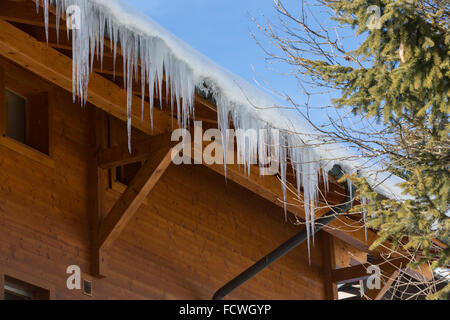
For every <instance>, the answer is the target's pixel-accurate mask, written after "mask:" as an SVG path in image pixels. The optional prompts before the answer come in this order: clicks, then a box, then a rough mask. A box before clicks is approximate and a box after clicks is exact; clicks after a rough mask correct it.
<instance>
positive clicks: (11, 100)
mask: <svg viewBox="0 0 450 320" xmlns="http://www.w3.org/2000/svg"><path fill="white" fill-rule="evenodd" d="M6 106H7V108H6V110H7V111H6V113H7V117H8V120H7V123H6V135H7V136H8V137H10V138H12V139H14V140H17V141H19V142H22V143H25V144H26V142H27V140H26V136H27V134H26V127H27V124H26V123H27V121H26V114H27V113H26V109H27V100H26V99H25V98H24V97H21V96H19V95H17V94H15V93H13V92H11V91H9V90H6Z"/></svg>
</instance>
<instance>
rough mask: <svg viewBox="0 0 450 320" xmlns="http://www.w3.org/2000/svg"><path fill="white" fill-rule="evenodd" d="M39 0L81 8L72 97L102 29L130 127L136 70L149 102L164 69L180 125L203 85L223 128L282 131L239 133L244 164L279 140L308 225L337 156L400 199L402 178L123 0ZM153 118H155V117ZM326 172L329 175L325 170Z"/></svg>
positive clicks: (83, 90)
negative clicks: (120, 65)
mask: <svg viewBox="0 0 450 320" xmlns="http://www.w3.org/2000/svg"><path fill="white" fill-rule="evenodd" d="M40 1H41V2H43V3H44V10H45V17H46V18H45V19H46V24H48V12H47V10H48V7H49V3H53V4H55V5H56V8H57V13H58V15H60V14H62V13H63V12H65V11H66V9H67V8H68V7H69V6H70V5H77V6H78V7H79V8H80V9H81V17H82V23H81V28H80V29H78V30H73V31H72V32H73V94H74V99H76V98H78V99H79V100H80V101H81V102H82V103H84V102H85V101H86V97H87V91H88V84H89V75H90V72H91V70H92V62H93V59H94V56H96V55H97V56H100V57H102V56H103V41H104V37H105V36H106V37H107V38H109V39H111V41H112V46H111V47H112V48H113V49H112V50H113V52H114V53H115V54H116V52H117V50H118V49H117V47H118V45H120V47H121V49H122V53H123V59H124V70H123V71H124V75H126V76H125V83H124V85H125V88H126V89H127V90H128V105H127V108H128V109H127V110H128V116H129V120H128V131H129V135H130V132H131V125H132V124H131V116H130V110H131V95H132V88H131V86H132V80H133V77H135V78H138V77H141V79H142V80H143V81H142V83H143V87H142V88H141V90H142V91H145V90H147V91H148V90H149V91H150V100H149V103H150V108H151V109H152V108H153V93H154V90H153V88H155V90H156V92H158V94H159V97H160V99H161V98H162V97H161V93H162V86H163V85H164V81H163V74H164V75H165V77H166V79H167V80H168V81H166V82H165V83H166V86H167V87H168V88H170V90H166V92H171V94H172V99H171V101H173V102H174V104H173V105H172V108H174V109H175V110H174V112H175V113H176V114H177V116H178V119H180V122H181V124H182V126H183V127H185V126H187V124H188V119H189V117H190V115H192V114H193V113H194V103H193V101H194V95H195V89H196V88H198V89H200V90H202V91H203V92H205V93H206V94H210V95H212V97H214V99H215V101H216V102H217V111H218V123H219V129H221V130H222V132H223V133H225V132H226V129H228V127H229V121H228V119H229V117H230V116H231V118H232V121H233V124H234V126H235V128H236V129H241V130H247V129H256V130H258V132H259V129H265V128H266V129H267V128H270V129H276V130H279V131H280V139H279V143H276V141H275V140H277V138H278V136H276V135H274V134H268V135H265V136H260V135H255V136H254V137H253V138H252V140H251V141H250V143H247V144H246V143H245V137H244V138H240V137H239V136H238V149H239V150H241V153H242V155H241V156H242V157H243V158H244V159H246V164H249V163H250V160H251V159H252V157H254V156H255V155H259V156H260V157H262V158H263V160H267V158H268V157H270V156H271V151H270V148H267V144H270V143H272V144H273V143H274V141H275V143H276V144H277V145H278V149H277V150H276V151H277V152H278V153H279V154H280V155H281V160H280V161H281V170H280V175H281V177H282V180H283V183H282V188H283V189H284V192H286V190H285V183H284V182H285V181H286V170H287V165H286V162H287V159H288V158H289V159H290V160H291V162H292V164H293V167H294V168H293V169H294V172H295V175H296V177H297V186H298V192H299V193H300V188H301V187H303V190H304V193H303V196H304V201H305V209H306V220H307V229H308V231H310V230H311V228H313V227H314V207H315V205H316V202H317V199H318V191H319V187H318V184H319V177H320V173H327V172H328V171H329V170H330V169H331V168H332V167H333V166H334V165H335V164H339V165H341V167H342V168H343V169H344V171H346V172H347V173H352V172H356V171H358V172H359V174H360V175H362V176H364V177H366V178H367V180H368V181H369V183H370V184H371V185H372V186H373V187H374V188H375V190H376V191H377V192H379V193H380V194H383V195H385V196H387V197H390V198H398V199H402V196H401V188H399V187H398V186H397V184H398V183H400V182H402V180H401V179H399V178H398V177H395V176H392V175H389V174H388V173H379V171H378V170H375V168H374V169H372V170H370V169H367V168H365V163H364V162H363V160H362V159H357V157H352V158H351V159H349V156H351V155H352V153H351V152H350V150H349V149H347V148H345V147H344V146H341V145H336V144H334V145H330V144H323V143H321V140H320V139H319V138H318V137H317V133H315V132H314V131H313V130H312V129H311V127H310V126H309V125H307V124H306V123H304V121H302V120H301V119H299V118H297V119H292V118H289V117H288V116H287V115H286V114H285V113H284V112H283V111H282V110H281V109H280V106H279V105H277V102H276V101H275V100H274V99H273V98H272V97H270V96H269V95H267V94H266V93H264V92H262V91H261V90H259V89H257V88H256V87H255V86H253V85H251V84H249V83H248V82H247V81H245V80H243V79H241V78H240V77H238V76H236V75H234V74H232V73H231V72H229V71H227V70H225V69H224V68H222V67H220V66H218V65H217V64H216V63H214V62H213V61H211V60H210V59H209V58H207V57H205V56H204V55H202V54H200V53H199V52H197V51H196V50H194V49H193V48H191V47H190V46H188V45H187V44H186V43H184V42H183V41H182V40H180V39H178V38H176V37H175V36H174V35H172V34H171V33H170V32H168V31H166V30H165V29H163V28H162V27H161V26H159V25H158V24H157V23H155V22H154V21H152V20H151V19H150V18H149V17H147V16H145V15H143V14H141V13H140V12H139V11H137V10H136V9H134V8H132V7H130V6H129V5H128V4H126V3H124V2H123V1H121V0H40ZM37 2H39V0H37ZM46 33H48V27H47V28H46ZM107 41H108V40H107ZM138 61H140V63H141V66H142V68H141V70H142V72H141V74H138V72H139V68H138ZM142 107H143V105H142ZM150 114H152V112H150ZM148 121H151V122H152V125H153V119H148ZM226 140H227V139H226V136H225V135H224V137H223V144H224V146H226V145H227V141H226ZM226 149H227V148H225V147H224V150H226ZM225 158H226V155H225ZM266 162H267V161H266ZM323 176H324V177H325V179H326V177H327V174H324V175H323ZM325 182H326V183H327V181H325Z"/></svg>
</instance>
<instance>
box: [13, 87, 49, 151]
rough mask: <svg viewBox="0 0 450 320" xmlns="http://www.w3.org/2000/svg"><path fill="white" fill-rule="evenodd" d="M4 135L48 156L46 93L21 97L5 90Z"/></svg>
mask: <svg viewBox="0 0 450 320" xmlns="http://www.w3.org/2000/svg"><path fill="white" fill-rule="evenodd" d="M5 96H6V99H5V100H6V114H7V123H6V135H7V136H8V137H9V138H11V139H14V140H16V141H19V142H21V143H23V144H26V145H27V146H29V147H32V148H33V149H36V150H38V151H40V152H42V153H45V154H47V155H48V154H49V120H48V118H49V113H48V95H47V93H40V94H35V95H32V96H29V97H22V96H21V95H18V94H16V93H14V92H12V91H10V90H8V89H6V93H5Z"/></svg>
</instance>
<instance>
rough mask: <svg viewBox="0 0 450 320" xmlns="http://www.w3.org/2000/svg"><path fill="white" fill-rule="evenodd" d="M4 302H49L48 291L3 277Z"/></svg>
mask: <svg viewBox="0 0 450 320" xmlns="http://www.w3.org/2000/svg"><path fill="white" fill-rule="evenodd" d="M4 283H5V285H4V288H3V290H4V298H5V300H49V299H50V291H49V290H46V289H43V288H40V287H37V286H34V285H32V284H29V283H26V282H24V281H21V280H18V279H14V278H11V277H8V276H5V282H4Z"/></svg>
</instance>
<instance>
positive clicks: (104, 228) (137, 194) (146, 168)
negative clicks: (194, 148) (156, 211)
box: [98, 148, 172, 250]
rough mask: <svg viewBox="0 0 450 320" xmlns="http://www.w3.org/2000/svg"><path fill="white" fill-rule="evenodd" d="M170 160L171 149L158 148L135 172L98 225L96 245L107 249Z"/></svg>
mask: <svg viewBox="0 0 450 320" xmlns="http://www.w3.org/2000/svg"><path fill="white" fill-rule="evenodd" d="M171 162H172V149H171V148H170V149H167V148H165V149H161V150H158V151H157V152H156V153H155V154H154V155H153V156H152V158H151V159H149V160H148V161H147V162H146V163H145V164H144V165H143V167H142V168H141V169H140V170H139V172H138V173H137V174H136V176H135V178H134V179H133V180H132V181H131V183H130V185H129V186H128V188H127V189H126V190H125V192H124V194H123V195H122V196H121V198H120V199H119V200H118V201H117V202H116V203H115V205H114V206H113V208H112V209H111V211H110V212H109V214H108V215H107V216H106V217H105V218H104V219H103V222H102V223H101V226H100V232H99V241H98V247H99V249H101V250H105V249H107V248H108V247H109V246H110V245H111V244H112V243H113V242H114V240H116V239H117V238H118V237H119V235H120V233H121V232H122V231H123V229H124V228H125V226H126V225H127V223H128V222H129V221H130V219H131V218H132V217H133V215H134V214H135V213H136V211H137V210H138V209H139V207H140V206H141V204H142V202H143V201H144V199H145V198H146V197H147V195H148V194H149V193H150V191H151V190H152V189H153V187H154V186H155V185H156V183H157V182H158V181H159V179H160V178H161V177H162V175H163V174H164V172H165V171H166V169H167V168H168V167H169V165H170V163H171Z"/></svg>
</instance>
